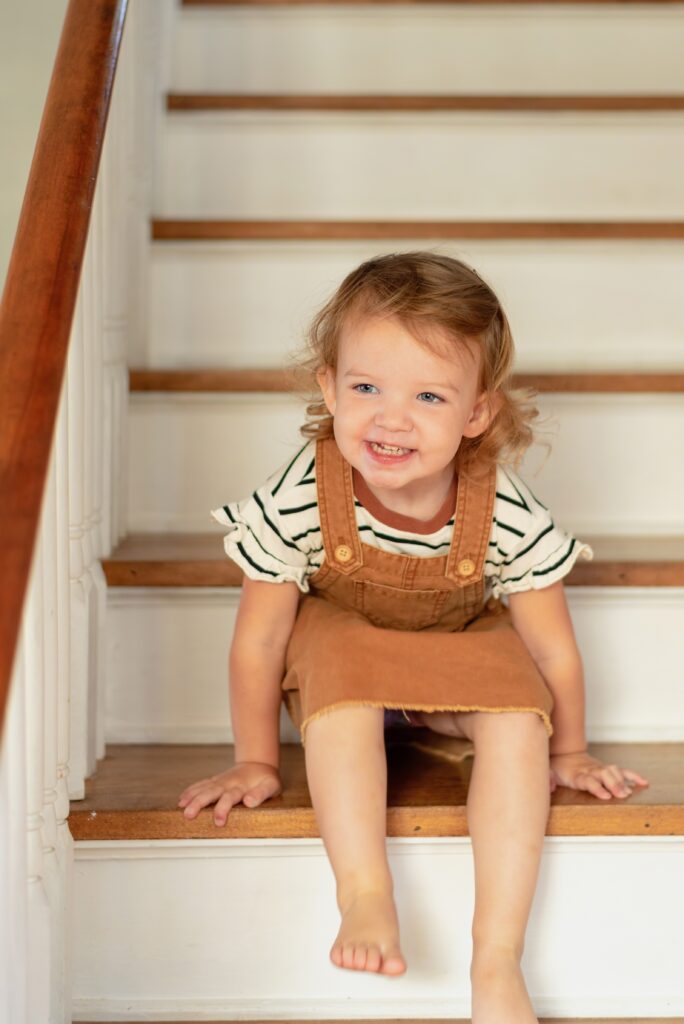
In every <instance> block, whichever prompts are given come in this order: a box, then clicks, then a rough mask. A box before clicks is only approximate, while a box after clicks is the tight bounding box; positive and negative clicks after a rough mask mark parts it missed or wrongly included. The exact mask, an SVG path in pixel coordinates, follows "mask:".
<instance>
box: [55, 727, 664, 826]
mask: <svg viewBox="0 0 684 1024" xmlns="http://www.w3.org/2000/svg"><path fill="white" fill-rule="evenodd" d="M407 733H411V738H410V739H409V738H408V737H407ZM431 745H432V746H433V750H434V752H431V750H430V746H431ZM468 746H469V745H468V744H467V743H466V741H463V740H452V739H448V738H447V737H441V736H437V735H436V734H434V733H431V732H430V730H428V729H410V728H409V727H407V728H406V729H395V730H392V731H391V732H390V733H389V734H388V737H387V757H388V811H387V834H388V835H390V836H465V835H467V834H468V832H467V821H466V807H465V800H466V795H467V787H468V780H469V778H470V771H471V768H472V758H471V757H466V758H465V759H463V758H462V755H463V751H464V749H466V748H467V747H468ZM233 750H234V748H233V747H232V745H229V744H212V745H200V744H193V745H185V744H182V745H180V744H160V745H146V744H111V745H109V746H108V747H107V753H106V756H105V758H104V759H103V760H102V761H100V762H99V763H98V766H97V772H96V774H95V776H94V777H93V778H91V779H89V780H87V782H86V796H85V799H84V800H79V801H72V804H71V813H70V815H69V828H70V830H71V833H72V835H73V837H74V839H76V840H85V839H99V840H103V839H131V840H132V839H196V838H201V839H216V838H235V839H238V838H239V839H244V838H305V837H310V836H317V835H318V831H317V828H316V821H315V816H314V812H313V809H312V807H311V800H310V797H309V792H308V787H307V784H306V773H305V766H304V751H303V748H302V746H301V745H300V744H295V743H286V744H283V745H282V747H281V774H282V780H283V787H284V788H283V793H282V794H281V795H280V796H278V797H275V798H273V799H272V800H270V801H268V803H267V804H264V805H263V806H262V807H260V808H253V809H249V808H246V807H244V806H239V807H236V808H234V809H233V810H232V812H231V814H230V815H229V817H228V821H227V823H226V825H225V827H223V828H217V827H216V826H215V825H214V823H213V818H212V812H211V809H210V808H205V809H204V810H203V811H202V812H201V813H200V815H199V816H198V817H197V818H195V819H194V821H187V820H186V819H185V818H184V816H183V813H182V811H181V810H180V809H179V808H178V806H177V803H178V798H179V796H180V793H181V792H182V791H183V789H185V787H186V786H188V785H190V783H192V782H194V781H196V780H198V779H200V778H204V777H207V776H210V775H213V774H216V773H217V772H220V771H223V770H225V768H227V767H229V766H230V765H231V764H232V763H233ZM589 751H590V753H592V754H593V755H594V756H596V757H599V758H601V759H602V760H603V761H605V762H606V763H617V764H619V765H620V766H621V767H623V768H631V769H632V770H634V771H637V772H639V773H640V774H642V775H644V777H645V778H647V779H648V780H649V782H650V786H649V787H648V788H638V789H637V790H636V791H635V792H633V793H632V795H631V796H630V797H628V798H624V799H621V800H620V799H618V798H613V799H611V800H610V801H608V800H606V801H602V800H599V799H598V798H597V797H593V796H591V794H588V793H584V792H580V791H578V790H571V789H567V788H565V787H560V788H558V789H557V790H556V792H555V793H553V794H552V797H551V804H552V806H551V813H550V816H549V822H548V827H547V835H554V836H569V835H582V836H608V835H613V836H617V835H622V836H626V835H630V836H635V835H638V836H644V835H684V785H683V783H684V744H683V743H666V744H658V743H624V744H618V743H595V744H590V746H589ZM457 758H461V759H457Z"/></svg>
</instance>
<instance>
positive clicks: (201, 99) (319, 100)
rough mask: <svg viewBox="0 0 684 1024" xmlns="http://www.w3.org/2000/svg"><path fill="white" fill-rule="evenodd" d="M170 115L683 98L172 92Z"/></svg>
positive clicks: (617, 106) (603, 105)
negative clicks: (177, 112) (220, 111)
mask: <svg viewBox="0 0 684 1024" xmlns="http://www.w3.org/2000/svg"><path fill="white" fill-rule="evenodd" d="M166 108H167V110H385V111H392V110H396V111H403V110H496V111H501V110H527V111H532V110H558V111H562V110H569V111H574V110H582V111H585V110H588V111H592V110H593V111H597V112H598V111H620V110H624V111H632V110H684V96H676V95H669V96H665V95H657V96H644V95H641V96H636V95H635V96H585V95H574V96H569V95H564V96H550V95H547V96H532V95H529V96H528V95H520V96H513V95H504V96H494V95H491V96H490V95H484V96H469V95H459V96H438V95H429V94H427V95H415V94H414V95H398V94H387V95H380V94H374V95H360V94H344V95H333V94H318V95H314V94H312V93H309V94H298V95H295V94H290V95H285V94H283V93H266V94H257V93H168V94H167V97H166Z"/></svg>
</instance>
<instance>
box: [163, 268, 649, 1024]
mask: <svg viewBox="0 0 684 1024" xmlns="http://www.w3.org/2000/svg"><path fill="white" fill-rule="evenodd" d="M309 346H310V350H311V351H310V356H309V358H308V359H307V361H306V363H305V368H306V369H307V370H308V372H309V374H310V379H311V380H312V382H313V383H314V386H315V387H317V389H318V390H317V398H316V399H315V400H314V401H312V402H311V404H309V406H308V407H307V414H308V420H307V423H306V424H305V425H304V427H302V434H303V436H305V437H307V438H308V440H307V442H306V444H305V445H304V446H303V447H302V448H301V449H300V450H299V451H298V452H297V454H296V455H295V456H294V458H292V459H291V460H289V461H288V462H287V464H286V465H284V466H282V467H281V468H280V469H278V471H277V472H276V473H274V474H273V475H272V476H271V477H270V478H269V480H268V481H267V482H266V483H265V484H264V485H263V486H262V487H260V488H259V489H257V490H256V491H255V492H254V494H253V495H252V496H251V497H250V498H249V499H247V500H245V501H243V502H240V503H234V504H229V505H226V506H224V508H222V509H219V510H216V511H215V512H214V513H213V515H214V516H215V518H217V519H218V520H219V521H220V522H221V523H223V524H224V525H226V526H228V527H229V531H230V532H229V533H228V535H227V536H226V538H225V546H226V551H227V553H228V555H229V556H230V557H231V558H232V559H234V560H235V562H236V563H237V564H238V565H239V566H240V567H241V568H242V569H243V571H244V574H245V577H244V582H243V587H242V595H241V599H240V606H239V610H238V614H237V621H236V626H235V633H234V637H233V643H232V647H231V654H230V698H231V713H232V722H233V728H234V734H235V765H234V767H232V768H229V769H228V770H226V771H225V772H222V773H221V774H219V775H216V776H214V777H212V778H210V779H202V780H201V781H199V782H196V783H194V784H193V785H191V786H189V787H188V788H187V789H186V790H185V791H184V792H183V794H182V795H181V798H180V800H179V806H180V807H182V808H184V813H185V816H186V817H187V818H194V817H195V816H196V815H197V814H198V813H199V811H200V810H201V809H202V808H203V807H206V806H208V805H210V804H214V803H215V805H216V806H215V809H214V821H215V823H216V824H217V825H223V824H224V823H225V821H226V818H227V816H228V813H229V811H230V809H231V808H232V807H233V806H234V805H235V804H238V803H240V802H242V803H243V804H244V805H245V806H247V807H256V806H257V805H259V804H261V803H263V801H265V800H267V799H268V798H269V797H272V796H275V795H277V794H278V793H280V792H281V782H280V778H279V773H278V765H279V712H280V705H281V700H284V701H285V703H286V707H287V710H288V712H289V714H290V716H291V717H292V719H293V721H294V723H295V724H296V725H297V726H298V728H299V730H300V733H301V737H302V742H303V744H304V755H305V761H306V772H307V779H308V784H309V789H310V792H311V799H312V803H313V807H314V810H315V814H316V818H317V822H318V826H319V829H320V833H321V836H322V838H323V841H324V844H325V848H326V851H327V853H328V856H329V858H330V863H331V866H332V869H333V872H334V875H335V880H336V885H337V902H338V906H339V910H340V915H341V924H340V930H339V933H338V935H337V937H336V938H335V941H334V943H333V946H332V949H331V951H330V958H331V960H332V962H333V963H334V964H336V965H337V966H338V967H341V968H349V969H353V970H360V971H374V972H380V973H383V974H385V975H395V976H396V975H400V974H402V973H403V972H404V971H405V970H406V962H405V960H404V957H403V955H402V951H401V946H400V938H399V924H398V920H397V913H396V909H395V904H394V900H393V883H392V878H391V875H390V870H389V865H388V860H387V852H386V835H385V826H386V791H387V790H386V784H387V778H386V776H387V767H386V756H385V744H384V728H385V727H386V726H388V725H394V724H395V722H396V719H397V716H399V717H401V718H402V720H403V721H404V723H405V727H406V728H407V729H408V728H410V727H412V726H423V727H427V729H430V730H433V731H434V732H437V733H442V734H446V735H449V736H455V737H461V738H464V739H467V740H470V741H472V744H473V745H474V753H475V761H474V765H473V771H472V776H471V781H470V786H469V791H468V803H467V814H468V827H469V832H470V836H471V839H472V845H473V856H474V864H475V912H474V918H473V923H472V937H473V956H472V963H471V968H470V973H471V980H472V1018H473V1021H474V1022H475V1024H478V1022H484V1021H486V1022H498V1021H501V1022H502V1024H503V1022H504V1021H505V1022H506V1024H527V1022H534V1021H536V1020H537V1018H536V1017H535V1015H534V1011H533V1009H532V1005H531V1002H530V999H529V997H528V994H527V991H526V988H525V984H524V981H523V977H522V974H521V971H520V958H521V955H522V951H523V944H524V936H525V929H526V925H527V920H528V916H529V912H530V907H531V903H532V898H533V895H534V889H535V884H536V880H537V875H538V869H539V861H540V856H541V851H542V844H543V838H544V834H545V827H546V822H547V817H548V812H549V797H550V792H552V791H553V790H554V789H555V787H556V786H557V785H563V786H569V787H572V788H574V789H584V790H587V791H588V792H590V793H592V794H594V796H596V797H598V798H599V799H602V800H609V799H611V798H612V797H624V796H628V795H629V794H630V792H631V787H633V786H646V785H648V782H647V780H646V779H644V778H642V777H641V776H640V775H638V774H637V773H636V772H634V771H630V770H629V769H623V768H620V767H618V766H617V765H614V764H613V765H605V764H602V763H601V762H600V761H598V760H597V759H596V758H594V757H591V756H590V755H589V754H588V753H587V742H586V737H585V727H584V683H583V672H582V662H581V659H580V655H579V653H578V650H577V646H576V642H575V637H574V633H573V628H572V623H571V620H570V616H569V613H568V608H567V604H566V600H565V596H564V591H563V583H562V578H563V577H564V576H565V575H566V574H567V573H568V572H569V571H570V569H571V567H572V565H573V564H574V562H575V560H576V559H577V557H578V555H583V556H584V557H589V558H590V557H592V552H591V549H590V548H589V547H588V545H586V544H583V543H581V542H579V541H578V540H577V539H575V538H574V537H572V536H571V535H569V534H568V533H566V532H564V531H563V530H561V529H559V528H558V527H557V526H556V525H555V524H554V521H553V519H552V517H551V514H550V513H549V511H548V509H547V508H546V507H545V506H544V505H543V504H542V503H541V502H540V501H539V500H538V499H537V498H536V497H535V496H534V494H533V493H532V492H531V491H530V489H529V487H527V486H526V484H525V483H524V482H523V480H522V479H521V478H520V477H519V476H518V474H517V472H516V471H515V469H514V468H513V467H517V466H518V465H519V463H520V458H521V456H522V454H523V452H524V451H525V449H526V448H527V447H528V446H529V445H530V444H531V443H532V441H533V439H534V435H533V431H532V428H531V421H532V420H533V419H534V418H535V417H536V416H537V410H536V408H535V407H534V405H533V404H532V402H531V400H530V397H529V396H525V395H523V394H521V393H520V392H516V391H514V390H512V389H511V383H510V373H511V365H512V358H513V341H512V337H511V332H510V328H509V325H508V321H507V319H506V316H505V314H504V312H503V310H502V308H501V305H500V303H499V301H498V299H497V297H496V296H495V295H494V293H493V292H492V290H491V288H489V287H488V285H487V284H486V283H485V282H484V281H483V280H482V278H481V277H480V276H479V275H478V274H477V273H476V272H475V271H474V270H471V269H470V268H469V267H468V266H466V265H465V264H463V263H461V262H460V261H458V260H455V259H452V258H450V257H447V256H443V255H439V254H435V253H431V252H412V253H403V254H391V255H386V256H382V257H378V258H375V259H372V260H369V261H367V262H366V263H364V264H362V265H361V266H360V267H358V268H357V269H356V270H354V271H352V273H350V274H349V275H348V276H347V277H346V278H345V280H344V281H343V282H342V284H341V286H340V287H339V289H338V290H337V292H336V293H335V294H334V295H333V297H332V298H331V299H330V300H329V302H328V303H327V304H326V305H325V306H324V307H323V309H322V310H321V311H320V312H319V313H318V315H317V316H316V318H315V319H314V321H313V324H312V326H311V329H310V334H309ZM503 595H506V599H507V604H505V603H504V602H502V601H501V597H502V596H503Z"/></svg>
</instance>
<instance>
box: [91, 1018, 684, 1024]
mask: <svg viewBox="0 0 684 1024" xmlns="http://www.w3.org/2000/svg"><path fill="white" fill-rule="evenodd" d="M385 1019H386V1018H378V1017H372V1018H370V1019H368V1020H358V1019H357V1018H356V1017H354V1018H352V1019H350V1020H341V1019H340V1018H339V1017H338V1018H335V1019H334V1020H312V1019H310V1018H307V1019H306V1020H301V1021H296V1020H291V1019H290V1018H288V1019H287V1022H286V1021H284V1020H283V1021H279V1020H275V1019H274V1018H269V1019H268V1020H257V1021H254V1020H251V1018H250V1024H380V1022H381V1021H384V1020H385ZM436 1019H437V1020H439V1021H440V1024H470V1018H465V1017H439V1018H435V1017H426V1018H423V1019H418V1018H415V1017H402V1018H401V1024H434V1021H435V1020H436ZM682 1020H684V1018H681V1017H540V1018H539V1024H682ZM80 1024H103V1022H101V1021H100V1022H96V1021H87V1020H86V1021H81V1022H80ZM104 1024H115V1022H114V1021H105V1022H104ZM128 1024H163V1022H162V1021H157V1022H154V1021H149V1020H145V1021H142V1020H140V1021H129V1022H128ZM175 1024H198V1022H197V1021H191V1020H185V1021H182V1020H181V1021H176V1022H175ZM208 1024H235V1021H234V1020H223V1021H219V1020H215V1021H210V1022H208Z"/></svg>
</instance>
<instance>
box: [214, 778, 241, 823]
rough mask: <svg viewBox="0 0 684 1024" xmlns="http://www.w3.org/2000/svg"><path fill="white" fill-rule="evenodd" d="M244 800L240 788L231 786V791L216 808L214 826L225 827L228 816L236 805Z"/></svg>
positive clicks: (225, 794) (219, 801)
mask: <svg viewBox="0 0 684 1024" xmlns="http://www.w3.org/2000/svg"><path fill="white" fill-rule="evenodd" d="M241 800H242V790H241V789H240V788H239V787H238V786H231V787H230V789H228V790H226V792H225V793H224V794H223V796H221V797H220V798H219V800H218V801H217V803H216V807H215V808H214V824H215V825H225V823H226V819H227V818H228V814H229V813H230V810H231V808H233V807H234V806H235V804H239V803H240V801H241Z"/></svg>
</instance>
